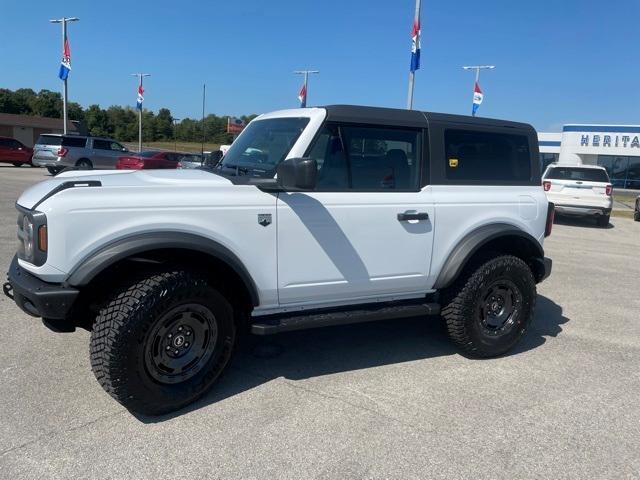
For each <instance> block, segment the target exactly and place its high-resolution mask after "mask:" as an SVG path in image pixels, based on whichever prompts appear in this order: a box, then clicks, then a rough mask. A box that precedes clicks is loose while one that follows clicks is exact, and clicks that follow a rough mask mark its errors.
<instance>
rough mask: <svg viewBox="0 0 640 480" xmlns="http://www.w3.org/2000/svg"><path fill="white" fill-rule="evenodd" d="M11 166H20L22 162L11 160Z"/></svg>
mask: <svg viewBox="0 0 640 480" xmlns="http://www.w3.org/2000/svg"><path fill="white" fill-rule="evenodd" d="M13 166H14V167H21V166H22V162H13Z"/></svg>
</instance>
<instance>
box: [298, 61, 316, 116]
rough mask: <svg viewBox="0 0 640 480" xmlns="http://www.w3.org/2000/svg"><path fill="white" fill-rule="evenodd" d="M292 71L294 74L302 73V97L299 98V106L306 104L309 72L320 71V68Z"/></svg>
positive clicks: (302, 106)
mask: <svg viewBox="0 0 640 480" xmlns="http://www.w3.org/2000/svg"><path fill="white" fill-rule="evenodd" d="M293 73H295V74H296V75H304V92H305V94H304V98H303V99H302V100H300V108H305V107H306V106H307V97H308V96H309V74H310V73H320V70H296V71H294V72H293Z"/></svg>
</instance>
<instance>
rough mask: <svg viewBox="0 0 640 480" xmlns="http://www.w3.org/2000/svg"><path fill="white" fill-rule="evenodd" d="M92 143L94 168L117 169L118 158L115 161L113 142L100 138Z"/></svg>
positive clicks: (94, 139)
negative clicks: (112, 149) (112, 148)
mask: <svg viewBox="0 0 640 480" xmlns="http://www.w3.org/2000/svg"><path fill="white" fill-rule="evenodd" d="M92 142H93V145H92V148H91V162H92V163H93V168H96V169H105V168H115V163H116V161H117V157H116V159H115V160H113V158H114V157H113V155H112V152H111V142H110V141H109V140H103V139H100V138H93V139H92ZM112 164H113V165H112Z"/></svg>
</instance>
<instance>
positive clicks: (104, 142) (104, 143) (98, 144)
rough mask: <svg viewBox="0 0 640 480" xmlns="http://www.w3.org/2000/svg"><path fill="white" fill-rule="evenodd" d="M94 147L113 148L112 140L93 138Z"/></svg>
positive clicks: (98, 148) (97, 148) (101, 148)
mask: <svg viewBox="0 0 640 480" xmlns="http://www.w3.org/2000/svg"><path fill="white" fill-rule="evenodd" d="M93 148H95V149H96V150H111V142H109V141H108V140H98V139H97V138H94V139H93Z"/></svg>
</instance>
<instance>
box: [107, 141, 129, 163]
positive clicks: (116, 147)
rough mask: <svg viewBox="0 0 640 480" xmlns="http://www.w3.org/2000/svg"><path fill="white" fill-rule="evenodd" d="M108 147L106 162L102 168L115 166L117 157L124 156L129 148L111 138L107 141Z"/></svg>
mask: <svg viewBox="0 0 640 480" xmlns="http://www.w3.org/2000/svg"><path fill="white" fill-rule="evenodd" d="M108 143H109V149H108V150H107V158H106V164H105V165H104V167H103V168H108V169H113V168H116V163H118V158H120V157H122V156H124V155H125V154H126V153H127V152H128V151H129V150H128V149H126V148H125V147H124V146H122V145H121V144H120V143H118V142H114V141H113V140H111V141H109V142H108Z"/></svg>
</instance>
